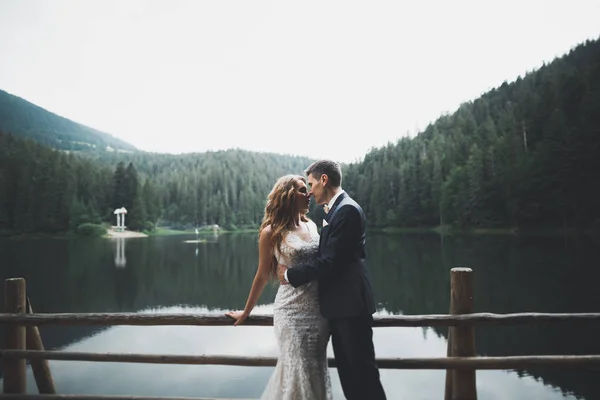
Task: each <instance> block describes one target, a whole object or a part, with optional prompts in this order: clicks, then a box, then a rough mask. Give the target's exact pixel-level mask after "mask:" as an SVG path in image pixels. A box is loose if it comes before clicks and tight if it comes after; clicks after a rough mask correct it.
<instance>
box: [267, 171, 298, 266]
mask: <svg viewBox="0 0 600 400" xmlns="http://www.w3.org/2000/svg"><path fill="white" fill-rule="evenodd" d="M298 181H302V182H304V183H306V179H305V178H304V177H303V176H301V175H284V176H282V177H281V178H279V179H277V182H275V185H273V189H271V192H270V193H269V195H268V196H267V204H266V205H265V214H264V216H263V220H262V223H261V224H260V229H259V230H258V235H259V237H260V234H261V233H262V231H263V230H264V229H265V228H266V227H267V226H269V225H271V238H272V239H271V240H272V244H273V248H274V249H277V251H278V252H281V243H282V242H283V236H284V235H285V233H286V232H287V231H288V230H291V229H293V228H294V225H295V223H296V218H297V214H295V213H296V211H295V210H296V199H297V198H298V196H296V190H297V189H298ZM300 219H301V220H302V221H304V222H308V218H307V217H306V214H303V215H301V216H300ZM271 273H272V274H273V276H276V274H277V260H276V259H275V255H273V258H272V265H271Z"/></svg>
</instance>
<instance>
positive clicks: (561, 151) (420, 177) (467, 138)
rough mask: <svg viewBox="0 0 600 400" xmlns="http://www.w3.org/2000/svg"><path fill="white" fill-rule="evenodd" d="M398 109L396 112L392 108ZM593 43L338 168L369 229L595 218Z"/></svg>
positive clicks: (598, 107) (599, 107) (598, 178)
mask: <svg viewBox="0 0 600 400" xmlns="http://www.w3.org/2000/svg"><path fill="white" fill-rule="evenodd" d="M399 112H401V110H399ZM599 150H600V41H598V40H595V41H588V42H586V43H584V44H581V45H579V46H577V47H576V48H574V49H573V50H572V51H570V52H569V53H568V54H566V55H565V56H563V57H561V58H559V59H556V60H554V61H553V62H552V63H550V64H548V65H544V66H543V67H541V68H540V69H539V70H537V71H535V72H531V73H528V74H527V75H526V76H525V77H523V78H521V77H519V78H518V79H517V80H516V81H515V82H512V83H510V84H509V83H506V82H504V83H503V84H502V85H501V86H500V87H498V88H496V89H494V90H491V91H490V92H488V93H486V94H484V95H483V96H481V97H480V98H478V99H476V100H474V101H472V102H468V103H465V104H463V105H461V107H460V108H459V109H458V110H457V111H456V112H455V113H453V114H451V115H444V116H441V117H440V118H439V119H438V120H437V121H435V123H432V124H430V125H429V126H428V127H427V128H426V129H425V130H424V131H423V132H421V133H420V134H419V135H418V136H416V137H415V138H412V139H408V138H406V139H402V140H400V141H398V143H396V144H390V145H388V146H387V147H384V148H380V149H376V150H373V151H371V152H370V153H368V154H367V155H366V157H365V158H364V160H363V162H361V163H357V164H353V165H351V166H350V167H349V168H347V174H346V181H345V188H346V189H347V190H348V191H350V192H352V193H354V194H355V197H356V199H357V200H358V201H359V203H361V204H363V206H364V209H365V211H366V213H367V214H368V216H369V217H370V221H371V224H372V225H374V226H380V227H383V226H436V225H452V226H460V227H568V228H586V227H589V226H591V225H593V224H594V223H595V224H596V225H598V224H600V207H599V206H598V205H599V204H600V190H597V189H596V186H597V185H598V182H600V151H599Z"/></svg>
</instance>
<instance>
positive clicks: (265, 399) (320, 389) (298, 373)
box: [226, 175, 332, 400]
mask: <svg viewBox="0 0 600 400" xmlns="http://www.w3.org/2000/svg"><path fill="white" fill-rule="evenodd" d="M309 203H310V195H309V191H308V188H307V186H306V180H305V179H304V178H303V177H302V176H299V175H286V176H283V177H281V178H279V179H278V180H277V182H275V185H274V186H273V189H272V190H271V193H269V195H268V197H267V205H266V206H265V214H264V217H263V221H262V224H261V226H260V230H259V247H258V253H259V260H258V271H257V272H256V276H255V277H254V282H253V283H252V288H251V289H250V294H249V295H248V300H247V302H246V307H245V308H244V310H243V311H230V312H228V313H227V314H226V315H227V316H229V317H231V318H233V319H235V320H236V322H235V323H234V325H239V324H242V323H243V322H244V320H245V319H246V318H247V317H248V315H250V312H251V311H252V309H253V308H254V306H255V305H256V302H257V301H258V298H259V297H260V295H261V293H262V291H263V289H264V287H265V285H266V284H267V282H268V281H269V280H270V279H271V278H273V277H276V273H277V265H278V264H284V265H288V266H290V267H292V268H293V266H294V265H300V264H306V263H309V262H310V261H311V260H312V259H313V258H315V257H316V256H317V251H318V247H319V233H318V232H317V226H316V225H315V223H314V222H312V221H311V220H309V219H308V218H307V217H306V213H307V212H308V206H309ZM317 285H318V282H317V281H314V282H311V283H308V284H306V285H303V286H300V287H298V288H294V287H293V286H292V285H281V286H279V289H278V291H277V295H276V297H275V304H274V309H273V326H274V328H275V337H276V339H277V344H278V347H279V358H278V360H277V365H276V367H275V371H274V372H273V375H271V378H270V380H269V383H268V384H267V387H266V388H265V390H264V392H263V394H262V396H261V400H303V399H306V400H309V399H310V400H330V399H332V394H331V383H330V379H329V371H328V369H327V352H326V350H327V342H328V341H329V327H328V325H327V321H326V320H325V318H323V317H322V316H321V313H320V310H319V299H318V287H317Z"/></svg>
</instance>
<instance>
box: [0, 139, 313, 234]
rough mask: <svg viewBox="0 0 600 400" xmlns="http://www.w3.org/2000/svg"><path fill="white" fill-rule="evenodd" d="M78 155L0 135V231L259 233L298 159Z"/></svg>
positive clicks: (241, 154) (243, 154)
mask: <svg viewBox="0 0 600 400" xmlns="http://www.w3.org/2000/svg"><path fill="white" fill-rule="evenodd" d="M94 157H98V158H96V159H93V158H91V157H89V156H83V155H75V154H73V153H65V152H61V151H57V150H54V149H50V148H47V147H45V146H42V145H40V144H38V143H35V142H33V141H31V140H23V139H20V138H17V137H15V136H13V135H9V134H2V133H0V231H5V232H38V231H43V232H62V231H67V230H70V229H74V228H76V227H77V226H78V225H79V224H82V223H85V222H92V223H100V222H102V221H112V222H113V223H114V215H113V210H114V209H115V208H118V207H125V208H126V209H127V210H128V211H129V213H128V216H127V220H126V223H127V226H128V227H129V228H130V229H136V230H139V229H152V228H153V227H154V226H155V224H156V223H157V222H158V221H159V219H160V222H161V224H162V225H167V226H171V227H180V228H181V227H193V226H202V225H206V224H219V225H221V226H224V227H227V228H231V229H235V228H241V227H252V228H256V227H257V226H258V224H259V223H260V221H261V219H262V215H263V210H264V205H265V199H266V196H267V194H268V193H269V191H270V190H271V188H272V186H273V183H274V182H275V180H276V179H277V178H278V177H279V176H281V175H284V174H288V173H302V171H303V169H304V168H305V167H306V166H307V165H308V164H309V163H310V160H308V159H306V158H302V157H291V156H282V155H276V154H267V153H255V152H249V151H243V150H229V151H218V152H208V153H202V154H189V155H183V156H175V155H166V154H150V153H138V152H136V153H132V154H123V153H106V154H105V155H103V156H99V155H98V154H95V155H94Z"/></svg>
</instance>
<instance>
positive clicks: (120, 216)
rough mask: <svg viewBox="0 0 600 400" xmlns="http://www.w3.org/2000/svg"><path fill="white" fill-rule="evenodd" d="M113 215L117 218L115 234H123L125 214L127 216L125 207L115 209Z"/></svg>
mask: <svg viewBox="0 0 600 400" xmlns="http://www.w3.org/2000/svg"><path fill="white" fill-rule="evenodd" d="M114 214H115V215H116V216H117V227H116V229H117V232H123V231H124V230H125V228H126V227H125V214H127V210H126V209H125V207H121V208H117V209H116V210H115V211H114Z"/></svg>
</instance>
